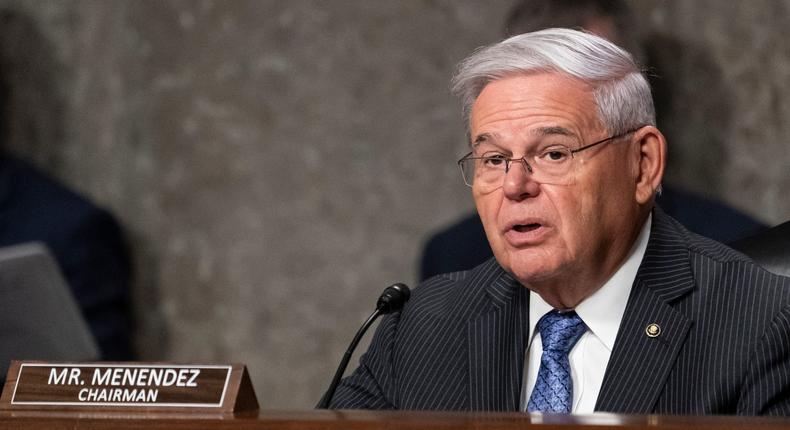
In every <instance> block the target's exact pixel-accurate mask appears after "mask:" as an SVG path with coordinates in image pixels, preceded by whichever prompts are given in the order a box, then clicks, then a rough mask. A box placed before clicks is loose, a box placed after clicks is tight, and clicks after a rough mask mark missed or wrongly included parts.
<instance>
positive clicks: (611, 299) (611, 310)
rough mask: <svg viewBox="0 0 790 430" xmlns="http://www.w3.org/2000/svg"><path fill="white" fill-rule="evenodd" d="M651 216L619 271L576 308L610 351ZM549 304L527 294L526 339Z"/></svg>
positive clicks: (533, 293)
mask: <svg viewBox="0 0 790 430" xmlns="http://www.w3.org/2000/svg"><path fill="white" fill-rule="evenodd" d="M652 217H653V215H652V213H651V214H650V215H649V216H648V218H647V220H646V221H645V224H644V225H643V226H642V230H641V231H640V233H639V236H638V237H637V238H636V241H634V245H633V246H632V247H631V251H630V252H629V253H628V257H627V258H626V259H625V262H623V264H622V265H621V266H620V268H619V269H617V271H616V272H615V273H614V275H612V277H611V278H609V280H608V281H606V282H605V283H604V284H603V286H602V287H601V288H599V289H598V291H596V292H594V293H593V294H592V295H591V296H590V297H587V298H586V299H584V300H583V301H582V302H581V303H579V305H578V306H576V309H575V310H576V313H577V314H578V315H579V316H580V317H581V319H582V321H584V323H585V324H586V325H587V328H588V329H589V330H590V331H591V332H592V334H594V335H595V336H596V337H598V338H599V339H600V340H601V342H603V344H604V345H605V346H606V348H608V349H609V351H611V350H612V348H613V347H614V341H615V338H616V337H617V331H618V330H619V328H620V322H621V321H622V319H623V313H625V306H626V304H627V303H628V296H629V295H630V294H631V287H632V286H633V284H634V279H636V272H637V271H638V270H639V265H640V264H641V263H642V258H643V257H644V256H645V250H646V249H647V241H648V239H649V238H650V225H651V222H652ZM552 309H554V308H552V307H551V305H549V304H548V303H546V301H544V300H543V298H542V297H540V295H539V294H537V293H536V292H534V291H530V293H529V336H530V337H529V338H530V339H532V338H533V337H534V335H535V327H536V326H537V325H538V321H539V320H540V318H541V317H542V316H543V315H545V314H546V313H547V312H549V311H551V310H552Z"/></svg>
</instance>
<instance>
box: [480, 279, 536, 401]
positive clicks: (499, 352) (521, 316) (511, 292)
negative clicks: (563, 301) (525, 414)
mask: <svg viewBox="0 0 790 430" xmlns="http://www.w3.org/2000/svg"><path fill="white" fill-rule="evenodd" d="M500 271H501V273H500V275H499V277H498V278H496V279H495V280H493V282H489V283H487V285H488V295H489V300H490V302H491V305H492V306H491V308H490V309H489V310H488V311H487V312H484V313H482V314H481V315H479V316H478V317H477V318H474V319H472V320H470V321H469V323H468V325H467V337H468V342H469V400H470V407H471V409H472V410H478V411H517V410H519V405H520V399H521V380H522V373H523V369H524V350H525V348H526V344H527V343H526V342H527V335H528V326H529V325H528V318H529V290H527V289H526V288H525V287H523V286H522V285H521V284H519V283H518V282H517V281H515V280H514V279H513V278H512V277H511V276H510V275H508V274H507V273H506V272H504V271H502V270H501V269H500Z"/></svg>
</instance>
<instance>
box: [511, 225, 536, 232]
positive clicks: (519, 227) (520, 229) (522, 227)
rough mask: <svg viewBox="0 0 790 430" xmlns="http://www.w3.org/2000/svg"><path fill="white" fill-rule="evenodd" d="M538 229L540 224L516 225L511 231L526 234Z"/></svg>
mask: <svg viewBox="0 0 790 430" xmlns="http://www.w3.org/2000/svg"><path fill="white" fill-rule="evenodd" d="M538 228H540V224H538V223H532V224H516V225H514V226H513V230H516V231H517V232H519V233H527V232H530V231H533V230H537V229H538Z"/></svg>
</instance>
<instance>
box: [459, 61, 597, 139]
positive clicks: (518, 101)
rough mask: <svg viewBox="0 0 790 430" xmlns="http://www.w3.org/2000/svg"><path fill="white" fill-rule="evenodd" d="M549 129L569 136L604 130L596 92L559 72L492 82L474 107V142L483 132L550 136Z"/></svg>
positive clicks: (471, 120)
mask: <svg viewBox="0 0 790 430" xmlns="http://www.w3.org/2000/svg"><path fill="white" fill-rule="evenodd" d="M546 130H549V131H551V132H552V134H559V133H556V131H557V130H559V131H562V132H563V134H567V135H583V134H586V133H587V132H590V131H593V132H594V131H598V130H604V127H603V125H602V122H601V120H600V115H599V110H598V107H597V104H596V100H595V95H594V89H593V88H592V87H591V86H590V85H588V84H587V83H584V82H582V81H580V80H578V79H575V78H572V77H569V76H567V75H564V74H560V73H556V72H541V73H531V74H520V75H513V76H507V77H504V78H501V79H497V80H494V81H491V82H489V83H488V84H487V85H486V86H485V87H484V88H483V89H482V90H481V91H480V94H479V95H478V96H477V98H476V99H475V101H474V103H473V105H472V109H471V112H470V117H469V131H470V136H469V137H470V141H471V142H474V141H475V140H476V138H477V136H478V135H480V134H483V133H489V134H491V133H497V132H504V131H511V132H513V131H518V133H519V134H546Z"/></svg>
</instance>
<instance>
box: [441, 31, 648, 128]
mask: <svg viewBox="0 0 790 430" xmlns="http://www.w3.org/2000/svg"><path fill="white" fill-rule="evenodd" d="M538 72H557V73H563V74H566V75H569V76H571V77H573V78H576V79H579V80H581V81H582V82H585V83H586V84H587V85H589V86H590V87H591V88H592V89H593V95H594V99H595V104H596V106H597V107H598V117H599V119H600V120H601V122H602V123H603V125H604V126H605V127H606V128H607V129H608V131H609V133H611V134H619V133H624V132H626V131H628V130H630V129H633V128H635V127H639V126H642V125H655V123H656V119H655V117H656V114H655V108H654V107H653V97H652V95H651V94H650V85H649V84H648V83H647V79H646V78H645V76H644V75H643V74H642V72H641V70H640V69H639V66H637V65H636V63H635V62H634V59H633V57H632V56H631V54H629V53H628V52H626V51H624V50H623V49H621V48H619V47H618V46H617V45H615V44H613V43H612V42H609V41H608V40H606V39H603V38H601V37H598V36H595V35H593V34H590V33H584V32H581V31H576V30H570V29H565V28H550V29H546V30H541V31H535V32H532V33H525V34H520V35H518V36H513V37H511V38H509V39H506V40H504V41H502V42H499V43H496V44H493V45H489V46H485V47H482V48H480V49H478V50H476V51H475V52H474V53H472V55H470V56H469V57H468V58H466V59H465V60H464V61H462V62H461V63H460V64H459V65H458V68H457V70H456V73H455V76H454V77H453V80H452V90H453V93H454V94H455V95H456V96H458V97H459V98H460V99H461V103H462V106H463V116H464V123H465V124H466V127H467V131H468V130H469V120H470V115H471V110H472V104H473V103H474V101H475V99H477V96H479V95H480V92H481V91H483V88H485V86H486V85H488V84H489V83H491V82H493V81H496V80H499V79H502V78H505V77H509V76H514V75H523V74H531V73H538Z"/></svg>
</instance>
